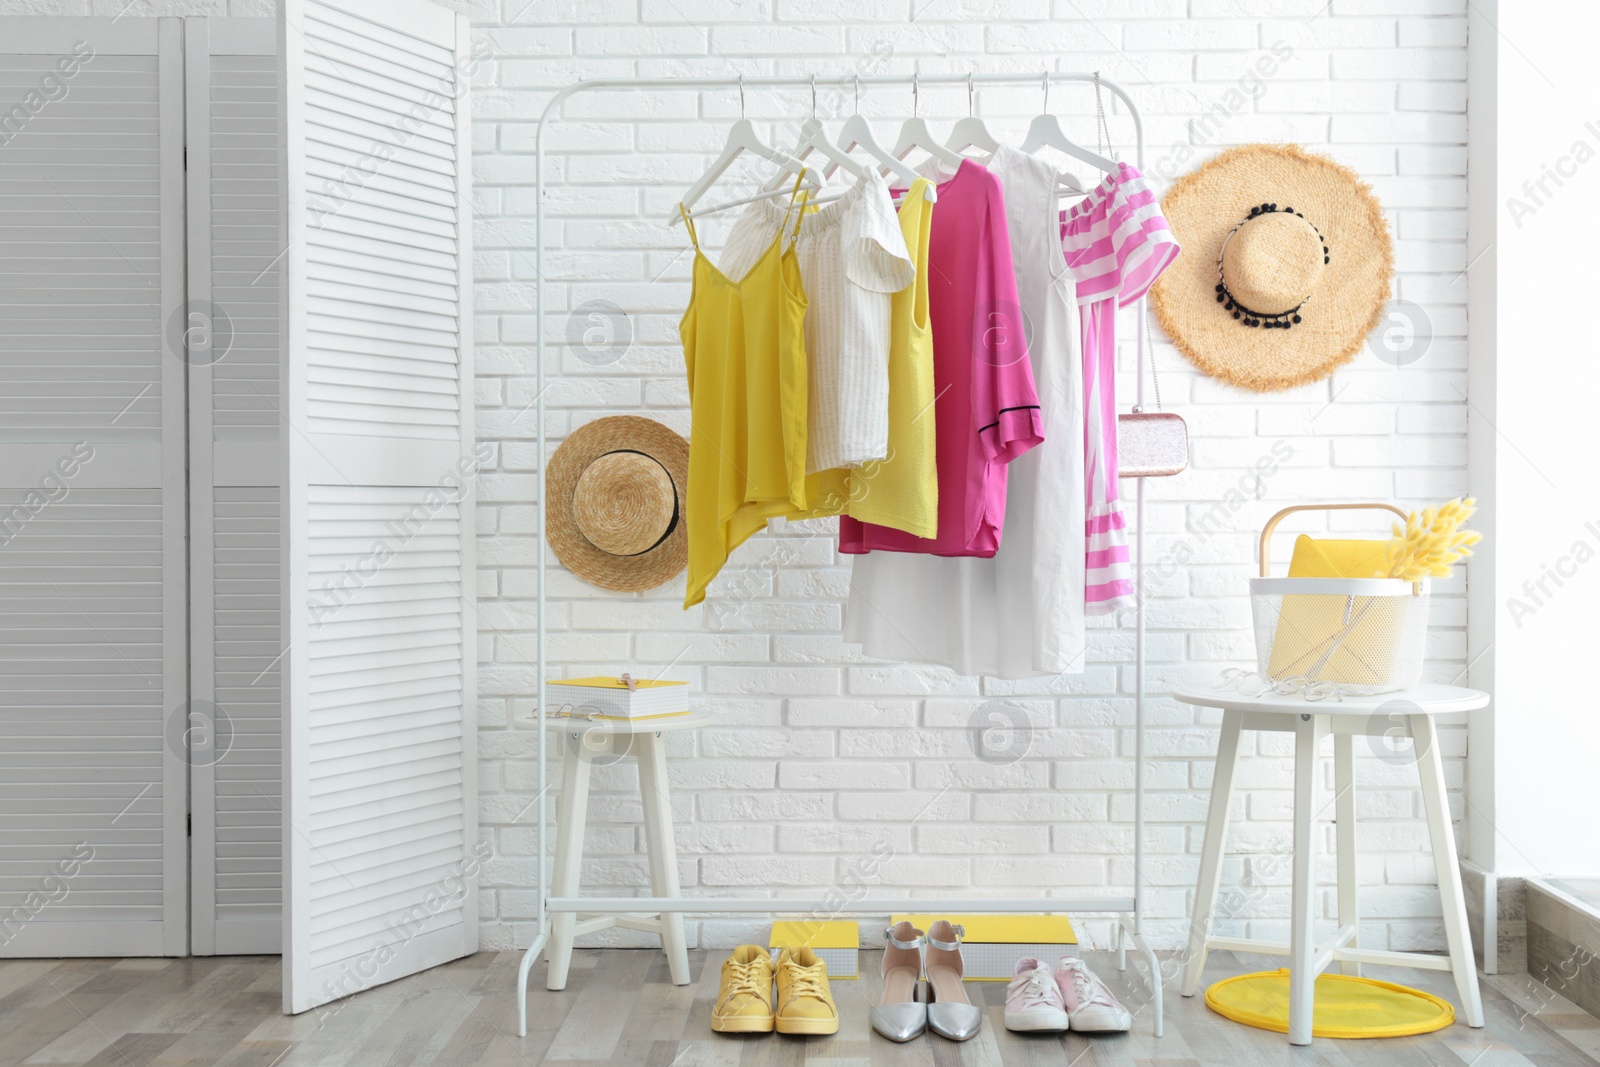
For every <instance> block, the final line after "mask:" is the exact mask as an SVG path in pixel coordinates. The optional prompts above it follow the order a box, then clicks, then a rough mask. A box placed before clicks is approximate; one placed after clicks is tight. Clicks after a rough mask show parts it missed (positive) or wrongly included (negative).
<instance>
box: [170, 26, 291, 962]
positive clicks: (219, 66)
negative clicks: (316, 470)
mask: <svg viewBox="0 0 1600 1067" xmlns="http://www.w3.org/2000/svg"><path fill="white" fill-rule="evenodd" d="M276 46H277V29H276V25H275V23H274V22H273V20H271V19H235V18H224V19H206V18H190V19H186V20H185V23H184V52H185V69H186V75H187V77H186V83H185V95H186V98H187V105H188V124H187V131H188V145H189V170H188V250H189V264H188V266H189V271H188V273H189V289H188V292H189V323H188V325H189V333H188V338H189V344H188V345H187V346H186V348H187V352H188V359H189V364H190V366H189V413H190V431H189V437H190V449H191V455H190V467H189V484H190V489H189V491H190V500H189V507H190V549H189V559H190V568H191V586H190V611H191V613H192V618H193V620H194V623H193V625H192V626H191V627H190V630H189V654H190V670H191V691H190V702H191V704H190V706H191V709H192V718H193V722H192V726H193V729H194V733H193V734H192V735H191V736H192V737H194V739H195V740H196V742H197V743H196V744H195V745H193V746H192V750H191V757H190V758H191V764H192V765H191V769H190V788H191V795H192V797H193V805H194V811H193V824H192V825H193V829H192V847H191V853H190V862H191V892H192V900H193V906H192V926H193V951H194V952H195V953H196V954H197V955H210V954H217V955H225V954H231V953H252V952H277V951H279V946H280V945H281V943H282V927H283V902H282V874H283V829H282V828H283V815H282V808H283V800H282V780H283V769H282V750H281V745H280V734H281V729H282V723H281V720H282V707H281V705H280V702H279V688H278V683H279V670H278V663H279V660H280V659H281V657H282V654H283V644H282V642H281V640H280V639H279V629H280V626H279V623H280V620H279V612H280V605H281V585H280V582H279V579H278V564H279V561H278V552H279V528H278V478H279V475H280V470H279V467H280V464H279V457H278V444H277V442H278V412H277V398H278V352H279V349H278V277H279V265H280V258H281V255H280V254H281V253H282V251H283V246H282V244H281V243H280V242H281V234H280V233H279V212H278V201H279V198H280V196H281V195H282V194H281V189H280V183H279V181H278V174H279V166H280V160H279V153H278V61H277V58H276V51H277V47H276Z"/></svg>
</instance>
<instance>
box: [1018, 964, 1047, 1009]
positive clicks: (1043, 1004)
mask: <svg viewBox="0 0 1600 1067" xmlns="http://www.w3.org/2000/svg"><path fill="white" fill-rule="evenodd" d="M1019 989H1020V991H1021V993H1022V1007H1024V1008H1053V1007H1055V998H1054V997H1052V996H1051V995H1050V994H1052V993H1054V992H1055V991H1056V983H1055V979H1054V978H1052V977H1051V976H1050V972H1049V971H1048V970H1046V969H1045V968H1043V967H1039V968H1036V969H1034V970H1031V971H1029V972H1028V973H1027V975H1026V976H1023V975H1018V976H1017V977H1016V978H1013V979H1012V980H1011V991H1012V992H1017V991H1018V990H1019Z"/></svg>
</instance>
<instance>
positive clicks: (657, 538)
mask: <svg viewBox="0 0 1600 1067" xmlns="http://www.w3.org/2000/svg"><path fill="white" fill-rule="evenodd" d="M688 479H689V442H688V441H685V440H684V439H683V438H682V437H680V436H678V435H677V434H675V433H673V432H672V431H671V430H670V429H668V428H667V427H665V426H663V425H661V424H660V423H659V422H656V421H655V420H654V419H645V418H640V417H639V416H637V415H612V416H609V417H607V418H603V419H596V420H595V421H594V422H589V423H585V424H584V425H582V426H580V427H578V428H577V429H576V430H574V431H573V432H572V434H571V435H570V436H569V437H568V438H567V439H566V440H565V441H563V442H561V447H560V448H558V449H556V451H555V454H554V455H553V456H551V457H550V464H549V467H548V469H547V470H546V471H545V490H546V493H547V501H548V511H547V512H546V514H545V535H546V537H547V539H548V540H549V542H550V547H551V548H553V549H555V553H556V556H557V557H558V558H559V559H560V560H561V562H562V563H564V564H566V565H567V568H568V569H569V570H571V571H572V572H573V573H574V574H576V575H577V576H578V577H580V578H582V579H584V580H585V581H589V582H593V583H594V584H595V585H598V586H600V587H601V588H602V589H616V590H619V591H622V592H638V591H639V590H643V589H654V588H655V587H656V586H658V585H662V584H664V583H666V582H669V581H671V580H672V579H673V578H674V577H676V576H677V575H678V572H679V571H681V570H683V568H684V565H685V563H686V562H687V560H688V558H689V548H688V539H687V535H686V532H685V530H686V527H685V524H684V515H683V502H684V490H685V487H686V486H687V485H688Z"/></svg>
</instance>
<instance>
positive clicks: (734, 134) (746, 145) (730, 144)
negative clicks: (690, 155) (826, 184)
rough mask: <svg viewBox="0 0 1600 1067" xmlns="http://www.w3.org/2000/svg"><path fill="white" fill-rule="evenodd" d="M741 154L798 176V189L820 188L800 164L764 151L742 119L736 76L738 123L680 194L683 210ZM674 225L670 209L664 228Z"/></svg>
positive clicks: (752, 128) (741, 93)
mask: <svg viewBox="0 0 1600 1067" xmlns="http://www.w3.org/2000/svg"><path fill="white" fill-rule="evenodd" d="M745 152H749V153H750V154H752V155H757V156H760V157H761V158H762V159H765V160H769V161H771V162H773V163H776V164H777V165H778V166H780V167H782V168H783V169H784V170H786V171H788V172H789V174H791V175H795V176H802V181H801V185H802V186H803V187H804V188H806V189H808V190H810V191H811V192H816V191H817V189H818V188H820V183H819V182H818V181H817V178H816V172H815V171H814V170H808V169H807V168H806V165H805V164H804V163H802V162H800V161H799V160H798V159H795V158H794V157H793V156H791V155H789V154H788V153H786V152H780V151H778V150H777V149H776V148H770V147H768V146H767V145H766V144H765V143H764V142H763V141H762V140H761V138H760V137H759V136H757V135H756V128H755V126H754V125H752V124H751V122H750V120H749V119H747V118H745V117H744V75H743V74H741V75H739V121H738V122H735V123H734V124H733V126H732V127H731V128H729V130H728V141H727V143H726V144H725V145H723V147H722V154H721V155H720V156H718V157H717V159H716V162H714V163H712V164H711V167H710V169H708V170H707V171H706V172H705V173H704V174H702V175H701V176H700V180H699V181H697V182H695V183H694V185H692V186H690V187H689V191H688V192H687V193H684V194H683V200H682V201H681V203H682V205H683V210H685V211H691V209H692V208H693V207H694V205H695V203H696V202H697V201H698V200H699V199H700V198H701V197H702V196H704V195H705V193H706V190H707V189H710V188H711V186H712V185H713V184H715V183H716V180H717V179H718V178H720V177H722V175H723V174H724V173H725V172H726V171H727V169H728V168H729V167H730V166H732V165H733V161H734V160H735V159H738V158H739V156H740V155H742V154H743V153H745ZM755 199H762V197H756V198H755ZM749 202H750V201H749V199H745V200H741V201H737V203H741V204H747V203H749ZM732 206H734V205H733V204H731V203H729V204H718V205H717V206H715V207H712V208H707V209H706V212H705V213H707V214H709V213H710V212H713V211H721V210H723V209H724V208H728V207H732ZM678 221H680V215H679V214H678V209H677V208H676V207H674V208H673V209H672V215H671V217H669V218H668V219H667V225H668V226H672V225H673V224H675V223H677V222H678Z"/></svg>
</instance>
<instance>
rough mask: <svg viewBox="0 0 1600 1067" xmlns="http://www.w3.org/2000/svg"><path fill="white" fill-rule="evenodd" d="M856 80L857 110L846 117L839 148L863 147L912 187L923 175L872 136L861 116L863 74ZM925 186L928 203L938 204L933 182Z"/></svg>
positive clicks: (836, 166)
mask: <svg viewBox="0 0 1600 1067" xmlns="http://www.w3.org/2000/svg"><path fill="white" fill-rule="evenodd" d="M855 81H856V111H855V114H854V115H851V116H850V117H849V118H848V119H845V122H844V129H842V130H840V131H839V150H840V151H841V152H846V153H848V152H850V151H851V150H852V149H855V148H860V149H862V150H863V151H865V152H866V153H867V154H868V155H870V156H872V157H873V158H875V159H876V160H878V162H879V163H881V164H882V165H883V172H884V174H885V175H888V174H893V175H894V176H895V177H896V178H899V179H900V181H901V182H903V183H904V184H905V186H906V188H907V189H909V188H911V185H912V183H913V182H915V181H916V180H917V179H918V178H920V177H922V175H920V174H918V173H917V172H916V171H914V170H912V169H911V167H910V166H908V165H907V164H906V163H905V161H904V160H902V159H900V158H899V157H897V156H896V155H894V153H892V152H888V151H886V150H885V149H884V148H883V146H882V145H880V144H879V143H878V139H877V138H876V137H874V136H872V125H871V124H870V123H869V122H867V120H866V119H864V118H862V117H861V75H859V74H857V75H856V76H855ZM837 169H838V165H837V164H835V165H834V166H831V167H829V168H828V169H827V171H826V173H827V174H828V175H832V174H833V172H834V171H835V170H837ZM923 188H924V189H926V190H927V192H926V196H927V200H928V203H930V204H936V203H938V202H939V194H938V192H937V191H936V190H935V189H934V187H933V183H932V182H929V183H928V184H927V185H926V186H924V187H923Z"/></svg>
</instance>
